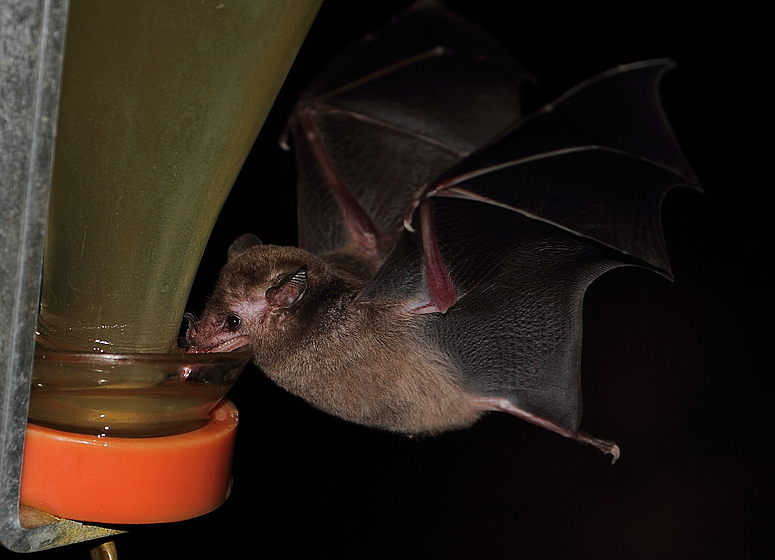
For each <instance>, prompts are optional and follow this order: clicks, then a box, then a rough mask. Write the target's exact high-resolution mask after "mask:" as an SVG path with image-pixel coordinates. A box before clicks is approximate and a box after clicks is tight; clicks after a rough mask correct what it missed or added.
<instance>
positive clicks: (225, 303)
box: [197, 246, 481, 434]
mask: <svg viewBox="0 0 775 560" xmlns="http://www.w3.org/2000/svg"><path fill="white" fill-rule="evenodd" d="M301 265H306V266H307V278H308V285H307V289H306V291H305V292H304V294H303V295H302V297H301V298H300V299H299V300H298V301H297V302H295V303H294V304H293V305H291V306H290V307H289V308H287V309H273V310H271V311H268V312H267V308H266V301H265V300H263V301H262V298H263V294H265V293H266V290H267V289H268V288H270V287H272V286H273V285H274V284H275V283H276V282H278V281H279V280H280V279H281V278H283V277H284V276H285V275H287V274H289V273H290V272H293V271H294V270H296V269H297V268H298V267H300V266H301ZM372 273H373V267H371V266H369V265H367V264H362V263H361V262H359V261H357V260H355V259H352V258H350V257H347V256H345V255H341V254H339V255H336V256H329V257H324V258H318V257H315V256H313V255H311V254H310V253H307V252H306V251H303V250H301V249H297V248H293V247H274V246H260V247H254V248H252V249H250V250H248V251H245V252H244V253H243V254H241V255H239V256H237V257H235V258H234V259H232V260H231V261H230V262H229V263H228V264H227V265H226V266H225V267H224V269H223V271H222V273H221V276H220V278H219V280H218V283H217V284H216V288H215V290H214V293H213V296H212V297H211V299H210V301H209V302H208V305H207V306H206V308H205V311H204V314H203V317H202V319H201V320H200V321H199V324H201V325H204V324H210V325H219V324H221V323H220V322H222V321H223V318H224V317H225V316H228V315H229V314H230V313H237V314H239V315H240V316H241V317H242V319H243V325H242V326H241V327H240V333H241V334H242V335H244V334H245V333H246V332H247V334H248V337H247V339H248V340H249V345H250V348H251V349H252V351H253V353H254V356H255V358H254V359H255V362H256V364H257V365H258V366H259V367H260V368H261V369H262V370H263V371H264V372H265V373H266V374H267V375H268V376H269V377H270V378H271V379H272V380H274V381H275V382H276V383H277V384H278V385H280V386H281V387H283V388H285V389H286V390H288V391H290V392H292V393H294V394H296V395H298V396H300V397H302V398H303V399H305V400H307V401H308V402H309V403H311V404H312V405H314V406H316V407H318V408H320V409H322V410H324V411H326V412H329V413H331V414H334V415H336V416H339V417H341V418H344V419H346V420H350V421H352V422H357V423H359V424H364V425H367V426H374V427H379V428H384V429H388V430H392V431H398V432H404V433H410V434H420V433H434V432H440V431H444V430H448V429H452V428H458V427H463V426H467V425H470V424H472V423H473V422H474V421H475V420H476V419H477V418H478V417H479V416H480V415H481V412H480V411H478V410H476V409H475V408H474V407H473V406H472V404H471V400H470V398H469V397H468V396H467V395H466V394H465V393H464V392H463V390H462V389H461V388H460V386H459V384H458V383H457V382H456V376H457V371H456V368H455V366H454V365H453V364H452V363H451V362H450V361H449V359H447V358H446V357H445V356H444V355H443V354H442V353H441V352H439V351H438V350H437V349H436V348H434V347H433V346H432V345H431V344H430V343H429V342H428V341H427V340H426V339H425V337H424V336H423V333H422V330H421V324H420V322H421V321H422V316H418V315H415V314H411V313H409V312H407V311H405V310H402V309H401V308H400V307H398V306H395V305H379V304H375V303H373V302H369V303H358V302H355V301H354V298H355V295H356V294H357V293H358V291H360V289H361V288H362V287H363V286H364V284H365V282H366V279H367V278H368V277H369V276H370V275H371V274H372ZM219 321H220V322H219ZM197 344H199V345H200V346H202V347H205V346H206V345H207V341H199V342H198V343H197Z"/></svg>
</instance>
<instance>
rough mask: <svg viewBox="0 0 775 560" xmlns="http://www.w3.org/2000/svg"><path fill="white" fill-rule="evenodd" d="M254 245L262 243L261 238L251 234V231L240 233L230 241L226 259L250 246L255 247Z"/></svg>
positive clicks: (237, 254) (229, 259)
mask: <svg viewBox="0 0 775 560" xmlns="http://www.w3.org/2000/svg"><path fill="white" fill-rule="evenodd" d="M256 245H262V243H261V240H260V239H259V238H258V237H256V236H255V235H253V234H252V233H246V234H245V235H240V236H239V237H238V238H237V239H235V240H234V241H232V243H231V245H230V246H229V253H228V257H227V260H228V261H231V260H232V259H234V257H237V256H239V255H241V254H242V253H244V252H245V251H247V250H248V249H250V248H251V247H255V246H256Z"/></svg>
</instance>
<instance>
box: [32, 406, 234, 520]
mask: <svg viewBox="0 0 775 560" xmlns="http://www.w3.org/2000/svg"><path fill="white" fill-rule="evenodd" d="M237 421H238V414H237V408H236V407H235V406H234V404H233V403H232V402H231V401H229V400H228V399H223V400H222V401H221V402H220V403H219V404H218V405H217V406H216V407H215V408H214V409H213V411H212V413H211V415H210V422H209V423H208V424H207V425H206V426H204V427H202V428H199V429H198V430H194V431H192V432H187V433H185V434H179V435H174V436H164V437H152V438H118V437H99V436H89V435H82V434H75V433H70V432H63V431H58V430H52V429H50V428H43V427H40V426H35V425H33V424H28V425H27V438H26V441H25V447H24V463H23V466H22V480H21V499H20V502H21V504H23V505H25V506H29V507H32V508H35V509H39V510H42V511H45V512H47V513H50V514H52V515H55V516H57V517H64V518H67V519H73V520H76V521H88V522H95V523H118V524H135V523H165V522H171V521H183V520H185V519H191V518H192V517H197V516H199V515H203V514H205V513H208V512H210V511H212V510H214V509H216V508H217V507H218V506H220V505H221V504H222V503H223V502H224V501H225V500H226V498H227V497H228V494H229V490H230V488H231V474H230V473H231V459H232V455H233V452H234V441H235V437H236V432H237V430H236V428H237Z"/></svg>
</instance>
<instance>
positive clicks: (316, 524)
mask: <svg viewBox="0 0 775 560" xmlns="http://www.w3.org/2000/svg"><path fill="white" fill-rule="evenodd" d="M407 4H408V2H405V1H404V2H396V1H383V2H363V1H357V0H326V2H325V3H324V5H323V8H322V9H321V12H320V15H319V17H318V19H317V21H316V23H315V25H314V26H313V28H312V30H311V31H310V34H309V36H308V39H307V42H306V43H305V46H304V47H303V48H302V51H301V52H300V53H299V56H298V58H297V62H296V64H295V66H294V67H293V69H292V70H291V73H290V75H289V77H288V80H287V81H286V85H285V87H284V88H283V90H282V92H281V94H280V96H279V98H278V101H277V103H276V105H275V107H274V109H273V111H272V113H271V115H270V116H269V118H268V120H267V122H266V124H265V126H264V129H263V131H262V133H261V135H260V137H259V140H258V142H257V143H256V146H255V148H254V150H253V152H252V153H251V155H250V157H249V159H248V161H247V163H246V164H245V167H244V170H243V173H242V174H241V176H240V178H239V180H238V182H237V184H236V185H235V188H234V190H233V193H232V195H231V197H230V198H229V200H228V201H227V204H226V206H225V208H224V211H223V213H222V215H221V218H220V220H219V222H218V224H217V226H216V228H215V231H214V233H213V236H212V238H211V242H210V244H209V245H208V248H207V251H206V254H205V257H204V259H203V262H202V265H201V267H200V273H199V276H198V278H197V281H196V283H195V286H194V289H193V291H192V294H191V299H190V308H191V309H192V310H194V311H199V310H201V306H202V304H203V300H204V298H205V297H206V294H207V292H208V291H209V289H210V287H211V286H212V283H213V281H214V278H215V275H216V274H217V271H218V269H219V268H220V266H221V265H222V264H223V262H224V260H225V252H226V249H227V247H228V245H229V243H230V242H231V241H232V240H233V239H234V238H235V237H237V236H238V235H240V234H242V233H246V232H249V231H250V232H254V233H256V234H257V235H258V236H259V237H260V238H261V239H262V240H263V241H264V242H267V243H280V244H294V243H295V200H294V197H295V193H294V183H295V170H294V161H293V156H292V154H287V153H285V152H282V151H280V150H279V148H277V143H276V141H277V138H278V136H279V135H280V133H281V130H282V127H283V125H284V122H285V119H286V116H287V114H288V113H289V111H290V108H291V106H292V104H293V102H294V99H295V98H296V96H297V95H298V94H299V93H300V92H301V90H302V89H303V88H304V86H305V84H307V83H308V82H309V80H310V79H311V78H312V76H313V75H314V73H315V72H316V71H317V70H318V69H319V68H320V67H321V65H322V64H324V63H325V62H326V61H327V60H329V59H330V58H331V57H332V56H333V55H334V54H335V53H336V52H337V51H338V50H339V49H341V48H342V47H343V46H345V45H347V44H348V43H350V42H352V41H353V40H355V39H357V38H359V37H360V36H362V35H363V34H365V33H366V32H368V31H370V30H371V29H373V28H374V27H375V26H377V25H379V24H381V23H382V22H384V21H385V20H386V19H387V18H388V17H389V16H391V15H393V14H394V13H396V12H397V11H398V10H399V9H400V8H402V7H403V6H405V5H407ZM449 5H451V6H452V7H454V8H455V9H457V10H458V11H459V12H461V13H463V14H464V15H466V16H467V17H468V18H469V19H472V20H474V21H476V22H478V23H479V24H481V25H483V26H484V27H485V28H487V29H489V30H490V31H491V32H492V33H493V34H494V35H495V36H497V37H498V38H500V39H501V40H502V41H503V42H504V43H506V44H507V45H509V46H510V47H511V48H512V50H513V51H514V52H515V53H516V54H517V56H518V57H519V58H520V60H521V61H522V62H523V63H524V64H525V66H526V67H527V68H528V69H529V71H531V72H532V73H533V74H534V75H535V76H537V77H538V78H539V81H540V82H539V85H538V87H536V88H534V89H533V91H532V92H530V95H529V98H530V99H531V100H532V102H534V103H536V104H537V103H538V102H539V101H540V102H548V101H550V100H552V99H553V98H554V97H556V96H557V95H559V94H560V93H562V92H563V91H564V90H565V89H567V88H569V87H571V86H573V85H575V84H576V83H578V82H580V81H582V80H584V79H586V78H588V77H590V76H593V75H595V74H597V73H599V72H602V71H604V70H607V69H609V68H611V67H613V66H615V65H617V64H621V63H627V62H634V61H638V60H643V59H648V58H655V57H670V58H673V59H675V60H676V61H677V62H678V64H679V66H678V68H677V69H675V70H673V71H672V72H670V73H669V74H668V75H667V76H666V78H665V79H664V81H663V87H662V92H663V99H664V105H665V108H666V111H667V113H668V116H669V117H670V119H671V122H672V124H673V128H674V130H675V132H676V135H677V136H678V138H679V140H680V141H681V143H682V145H683V147H684V151H685V153H686V155H687V157H688V158H689V160H690V161H691V163H692V164H693V166H694V169H695V171H696V173H697V175H698V176H699V178H700V181H701V182H702V184H703V186H704V188H705V190H706V194H705V195H698V194H696V193H693V192H690V191H688V190H678V189H677V190H675V191H673V192H672V193H671V194H670V195H669V196H668V197H667V199H666V200H665V205H664V209H663V222H664V227H665V234H666V237H667V243H668V248H669V250H670V253H671V259H672V263H673V272H674V274H675V277H676V281H675V282H674V283H672V284H671V283H670V282H668V281H666V280H665V279H663V278H661V277H660V276H658V275H656V274H653V273H649V272H647V271H642V270H637V269H632V268H626V269H618V270H615V271H612V272H610V273H608V274H606V275H604V276H603V277H602V278H600V279H599V280H598V281H596V282H595V283H594V284H593V286H592V287H591V288H590V290H589V292H588V295H587V299H586V303H585V318H584V319H585V342H584V344H585V346H584V362H583V383H584V395H585V419H584V423H583V426H584V428H585V429H587V430H588V431H590V432H592V433H594V434H597V435H600V436H602V437H608V438H611V439H614V440H616V441H617V442H618V443H619V444H620V446H621V448H622V458H621V460H620V461H619V462H618V463H617V464H616V465H614V466H611V465H609V464H608V459H607V458H606V457H604V456H603V455H602V454H600V453H599V452H597V451H596V450H594V449H591V448H588V447H584V446H580V445H577V444H575V443H574V442H572V441H569V440H566V439H564V438H561V437H559V436H557V435H556V434H553V433H550V432H547V431H545V430H541V429H539V428H536V427H534V426H531V425H528V424H526V423H524V422H521V421H519V420H517V419H515V418H512V417H509V416H506V415H496V414H494V415H491V416H489V417H487V418H485V419H484V420H483V421H482V422H480V423H479V424H477V425H476V426H474V427H473V428H471V429H469V430H466V431H462V432H456V433H451V434H446V435H443V436H440V437H436V438H431V439H420V440H410V439H406V438H403V437H400V436H396V435H391V434H386V433H381V432H379V431H376V430H371V429H367V428H362V427H358V426H354V425H350V424H347V423H345V422H343V421H340V420H338V419H335V418H332V417H329V416H327V415H325V414H323V413H320V412H318V411H316V410H314V409H312V408H311V407H309V406H307V405H305V404H304V403H302V402H301V401H299V400H298V399H297V398H295V397H293V396H290V395H288V394H286V393H284V392H283V391H281V390H280V389H278V388H276V387H274V386H273V385H272V384H271V383H270V382H268V381H267V380H265V379H264V378H263V376H262V375H261V374H260V372H258V371H256V370H255V369H250V368H249V369H248V370H247V371H246V372H245V373H244V374H243V377H242V378H241V379H240V380H239V382H238V383H237V385H236V386H235V387H234V389H233V390H232V392H231V393H230V397H231V398H232V400H233V401H234V402H235V403H236V404H237V406H238V408H239V410H240V419H241V424H240V429H239V435H238V443H237V450H236V456H235V463H234V468H233V474H234V488H233V493H232V496H231V497H230V498H229V500H228V501H227V502H226V503H225V504H224V505H223V506H222V507H221V508H220V509H218V510H217V511H216V512H213V513H211V514H209V515H206V516H203V517H201V518H198V519H194V520H190V521H186V522H182V523H175V524H169V525H156V526H138V527H136V528H133V529H132V530H131V531H130V533H129V534H127V535H123V536H120V537H118V538H117V540H116V542H117V544H118V550H119V557H120V558H121V559H122V560H126V559H140V558H142V559H148V560H150V559H155V558H167V557H170V556H171V555H173V554H174V555H176V556H177V555H180V556H181V557H185V558H213V557H242V556H245V557H251V558H268V559H269V558H324V557H325V558H339V559H342V558H374V559H380V558H466V559H468V558H499V559H510V558H514V559H516V558H520V559H532V558H542V559H555V558H578V559H586V558H602V559H608V558H617V559H621V558H624V559H630V558H661V559H671V558H682V559H691V558H702V559H707V560H711V559H722V558H723V559H726V558H767V557H770V556H769V554H767V553H766V548H767V546H768V545H769V542H768V541H769V540H771V539H769V538H767V537H766V535H765V533H766V532H768V531H767V530H768V528H769V527H768V526H769V519H768V514H769V512H770V510H771V509H772V506H771V504H772V497H773V496H772V493H771V491H770V488H769V486H770V482H769V481H770V479H771V475H770V473H769V472H768V470H767V468H768V465H767V461H766V459H767V458H768V455H769V454H770V449H771V445H770V441H771V437H772V435H771V434H772V432H771V430H770V422H769V416H770V415H769V407H770V406H771V399H772V395H773V392H772V389H773V387H772V381H771V379H772V373H773V371H772V365H771V361H770V360H769V352H768V350H767V349H768V346H769V343H770V342H771V338H772V336H771V335H772V328H771V324H772V306H771V299H770V288H769V286H770V284H771V281H770V279H769V274H770V272H769V268H770V260H771V256H772V251H771V245H770V243H769V237H768V236H767V235H766V229H767V228H765V219H766V218H765V214H766V212H767V211H768V205H769V203H768V202H767V201H768V198H767V195H768V193H767V190H769V189H768V188H767V187H768V186H769V183H770V182H771V179H769V177H767V178H764V177H760V176H759V175H758V173H759V172H760V171H759V170H761V169H763V164H764V158H765V157H766V156H767V155H769V154H771V153H772V148H773V145H772V139H771V138H772V135H771V127H772V121H768V119H767V117H766V115H767V112H766V111H765V103H766V101H769V99H765V98H768V97H769V96H770V93H768V90H771V86H769V85H768V86H766V88H765V84H764V82H763V81H761V80H760V79H759V76H760V75H766V74H767V73H771V62H770V60H768V59H766V58H765V56H766V55H765V53H766V52H767V48H766V47H767V46H768V45H766V44H765V37H766V36H767V32H765V30H764V24H763V20H764V14H763V13H757V11H756V10H755V9H753V8H751V7H746V6H744V5H741V4H735V6H736V7H734V8H733V7H732V5H733V4H732V3H729V4H725V7H714V3H713V2H703V3H700V2H675V1H670V2H668V1H658V2H640V3H634V2H622V1H621V0H619V1H611V2H603V1H596V2H591V3H589V2H567V3H566V2H554V3H543V2H542V3H537V2H532V3H528V2H518V3H514V4H513V5H512V3H506V2H504V1H503V0H479V1H475V2H474V1H465V0H460V1H450V2H449ZM719 6H720V4H719ZM741 6H742V7H741ZM767 71H769V72H767ZM770 157H772V156H771V155H770ZM765 181H767V182H765ZM180 476H186V473H185V472H182V473H180ZM91 546H93V543H88V544H82V545H73V546H70V547H66V548H63V549H57V550H53V551H49V552H42V553H38V554H36V556H38V557H40V558H52V559H54V558H56V559H59V558H62V559H64V558H82V559H85V558H88V549H89V548H90V547H91ZM770 548H771V547H770ZM770 552H772V551H771V550H770ZM0 554H8V555H9V556H10V554H11V553H8V552H7V551H4V552H3V553H0Z"/></svg>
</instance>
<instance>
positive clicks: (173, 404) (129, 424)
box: [29, 385, 228, 437]
mask: <svg viewBox="0 0 775 560" xmlns="http://www.w3.org/2000/svg"><path fill="white" fill-rule="evenodd" d="M227 389H228V387H223V386H218V385H199V386H195V385H192V386H186V387H179V386H178V387H176V386H168V387H152V388H129V387H127V388H110V387H108V388H104V389H99V388H98V389H80V390H72V391H63V390H46V389H35V390H34V391H33V395H34V398H33V399H32V401H31V404H30V413H29V419H30V422H32V423H33V424H38V425H40V426H45V427H47V428H53V429H56V430H64V431H68V432H77V433H83V434H90V435H97V436H111V437H159V436H171V435H176V434H180V433H184V432H188V431H191V430H195V429H197V428H200V427H202V426H204V425H205V424H207V422H208V421H209V413H210V411H211V410H212V409H213V407H214V406H215V405H216V404H217V403H218V401H219V400H220V399H221V397H223V396H224V395H225V394H226V391H227Z"/></svg>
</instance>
